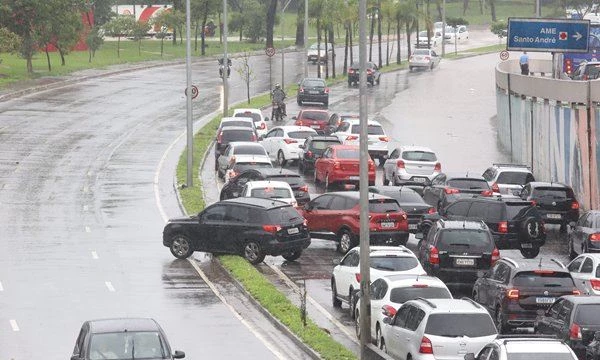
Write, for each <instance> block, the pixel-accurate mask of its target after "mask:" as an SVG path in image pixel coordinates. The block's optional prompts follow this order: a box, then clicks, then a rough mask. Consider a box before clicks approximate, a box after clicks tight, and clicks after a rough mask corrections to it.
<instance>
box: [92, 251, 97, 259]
mask: <svg viewBox="0 0 600 360" xmlns="http://www.w3.org/2000/svg"><path fill="white" fill-rule="evenodd" d="M92 259H94V260H98V253H97V252H95V251H92Z"/></svg>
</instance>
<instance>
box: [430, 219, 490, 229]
mask: <svg viewBox="0 0 600 360" xmlns="http://www.w3.org/2000/svg"><path fill="white" fill-rule="evenodd" d="M438 222H439V223H440V224H441V225H442V228H443V229H466V230H488V227H487V225H486V224H485V223H484V222H483V221H473V220H460V221H459V220H438Z"/></svg>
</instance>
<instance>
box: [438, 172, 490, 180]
mask: <svg viewBox="0 0 600 360" xmlns="http://www.w3.org/2000/svg"><path fill="white" fill-rule="evenodd" d="M444 175H446V179H448V180H451V179H465V180H472V179H475V180H483V181H485V179H484V178H483V176H481V175H480V174H478V173H473V172H468V171H467V172H445V173H444Z"/></svg>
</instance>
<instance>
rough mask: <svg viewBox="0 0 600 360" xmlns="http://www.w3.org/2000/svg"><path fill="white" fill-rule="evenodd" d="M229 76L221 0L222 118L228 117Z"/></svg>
mask: <svg viewBox="0 0 600 360" xmlns="http://www.w3.org/2000/svg"><path fill="white" fill-rule="evenodd" d="M187 1H189V0H187ZM228 75H229V60H227V0H223V117H226V116H227V115H228V108H229V104H228V101H229V99H228V97H229V88H228V86H227V85H228V84H227V79H228V77H229V76H228Z"/></svg>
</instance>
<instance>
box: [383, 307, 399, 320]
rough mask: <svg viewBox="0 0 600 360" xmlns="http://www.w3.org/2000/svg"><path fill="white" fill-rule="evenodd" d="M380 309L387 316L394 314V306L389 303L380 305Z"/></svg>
mask: <svg viewBox="0 0 600 360" xmlns="http://www.w3.org/2000/svg"><path fill="white" fill-rule="evenodd" d="M381 310H383V311H382V312H381V313H382V314H383V315H384V316H387V317H394V315H396V308H394V307H393V306H390V305H383V306H382V307H381Z"/></svg>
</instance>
